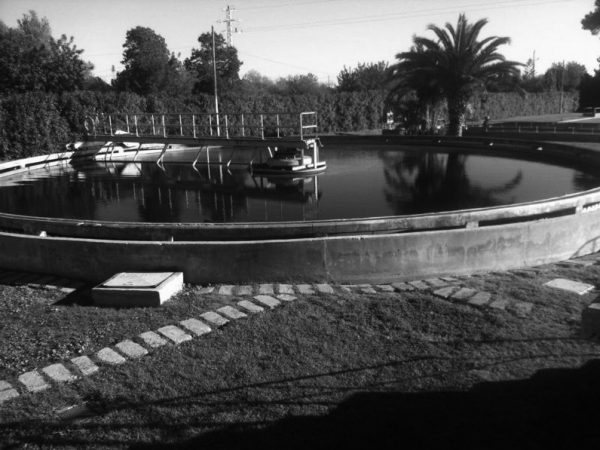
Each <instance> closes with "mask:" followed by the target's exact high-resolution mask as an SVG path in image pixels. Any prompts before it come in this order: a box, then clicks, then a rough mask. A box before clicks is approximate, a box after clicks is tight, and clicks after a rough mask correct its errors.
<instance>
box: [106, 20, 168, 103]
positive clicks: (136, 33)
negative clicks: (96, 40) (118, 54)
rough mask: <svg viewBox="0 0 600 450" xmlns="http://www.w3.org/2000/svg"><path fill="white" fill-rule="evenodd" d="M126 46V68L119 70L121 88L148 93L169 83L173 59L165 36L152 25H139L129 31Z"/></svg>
mask: <svg viewBox="0 0 600 450" xmlns="http://www.w3.org/2000/svg"><path fill="white" fill-rule="evenodd" d="M123 48H124V49H125V50H124V51H123V61H121V63H122V64H123V65H124V66H125V69H124V70H123V71H122V72H119V73H118V74H117V77H116V80H115V82H114V84H115V87H116V88H117V89H119V90H122V91H132V92H135V93H137V94H140V95H148V94H155V93H158V92H161V91H163V90H164V89H165V88H166V87H167V86H168V84H169V81H170V75H171V74H172V73H173V61H172V59H171V55H170V53H169V49H168V48H167V44H166V42H165V39H164V38H163V37H162V36H160V35H159V34H156V33H155V32H154V30H152V29H150V28H146V27H135V28H132V29H131V30H129V31H127V35H126V38H125V43H124V44H123Z"/></svg>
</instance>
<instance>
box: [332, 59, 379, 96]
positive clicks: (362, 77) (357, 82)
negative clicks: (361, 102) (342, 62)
mask: <svg viewBox="0 0 600 450" xmlns="http://www.w3.org/2000/svg"><path fill="white" fill-rule="evenodd" d="M388 70H389V67H388V63H387V62H385V61H379V62H377V63H369V64H364V63H360V64H358V66H357V67H356V68H354V69H353V68H349V67H346V66H344V68H343V69H342V70H341V71H340V73H339V74H338V76H337V82H338V86H337V90H338V91H339V92H353V91H370V90H376V89H384V88H385V86H386V83H387V78H388Z"/></svg>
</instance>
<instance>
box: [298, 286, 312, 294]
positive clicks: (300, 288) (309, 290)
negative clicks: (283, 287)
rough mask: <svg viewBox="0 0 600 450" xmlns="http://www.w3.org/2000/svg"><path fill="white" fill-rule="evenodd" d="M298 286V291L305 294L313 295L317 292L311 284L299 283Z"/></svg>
mask: <svg viewBox="0 0 600 450" xmlns="http://www.w3.org/2000/svg"><path fill="white" fill-rule="evenodd" d="M296 288H297V289H298V292H299V293H300V294H303V295H313V294H314V293H315V290H314V289H313V287H312V285H310V284H297V285H296Z"/></svg>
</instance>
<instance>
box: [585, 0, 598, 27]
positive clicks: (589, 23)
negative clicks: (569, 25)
mask: <svg viewBox="0 0 600 450" xmlns="http://www.w3.org/2000/svg"><path fill="white" fill-rule="evenodd" d="M594 6H595V9H594V10H593V11H591V12H589V13H588V14H586V15H585V17H584V18H583V19H582V20H581V25H582V27H583V29H584V30H589V31H590V32H591V33H592V34H594V35H595V34H598V32H599V31H600V0H596V1H595V2H594Z"/></svg>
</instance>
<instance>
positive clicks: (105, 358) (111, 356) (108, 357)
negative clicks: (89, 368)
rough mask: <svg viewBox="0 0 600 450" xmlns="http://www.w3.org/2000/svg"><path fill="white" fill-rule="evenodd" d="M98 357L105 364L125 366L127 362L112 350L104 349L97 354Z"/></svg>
mask: <svg viewBox="0 0 600 450" xmlns="http://www.w3.org/2000/svg"><path fill="white" fill-rule="evenodd" d="M96 357H97V358H98V359H99V360H100V361H102V362H103V363H105V364H112V365H117V364H123V363H124V362H126V361H127V360H126V359H125V358H123V357H122V356H121V355H119V354H118V353H117V352H115V351H114V350H113V349H112V348H108V347H104V348H103V349H102V350H99V351H98V352H97V353H96Z"/></svg>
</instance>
